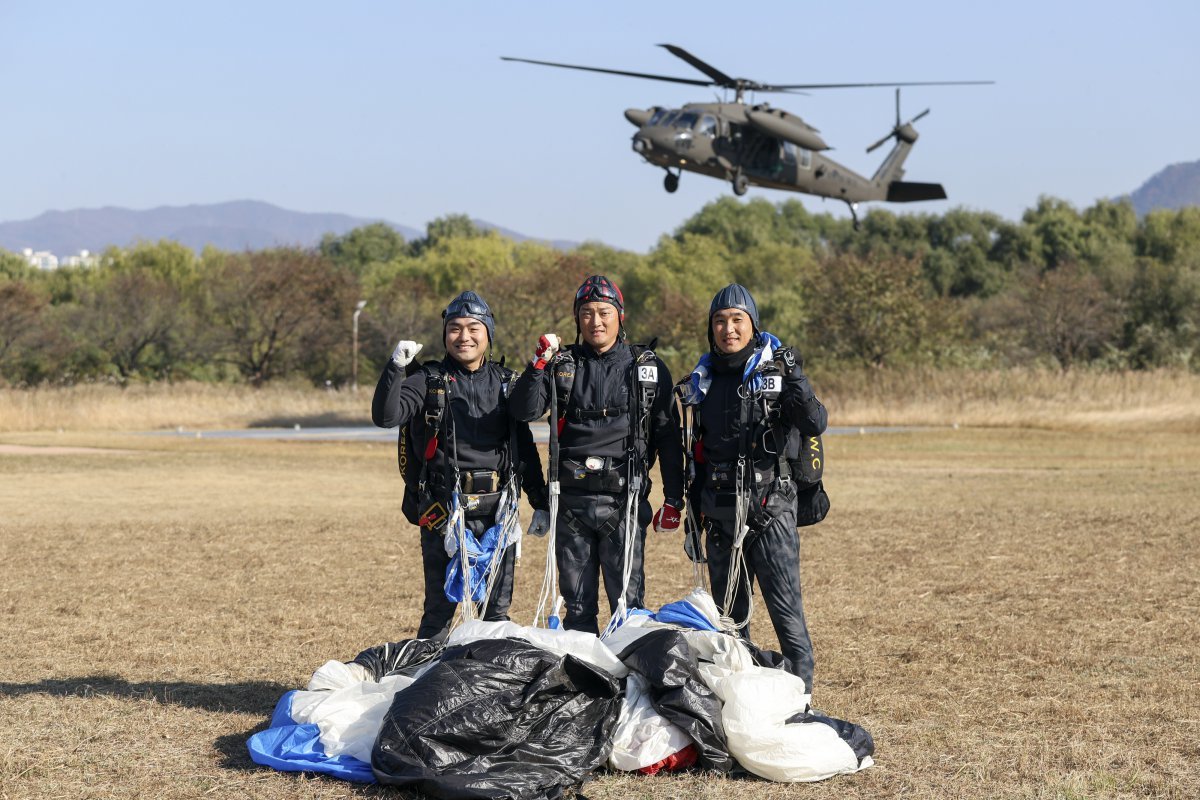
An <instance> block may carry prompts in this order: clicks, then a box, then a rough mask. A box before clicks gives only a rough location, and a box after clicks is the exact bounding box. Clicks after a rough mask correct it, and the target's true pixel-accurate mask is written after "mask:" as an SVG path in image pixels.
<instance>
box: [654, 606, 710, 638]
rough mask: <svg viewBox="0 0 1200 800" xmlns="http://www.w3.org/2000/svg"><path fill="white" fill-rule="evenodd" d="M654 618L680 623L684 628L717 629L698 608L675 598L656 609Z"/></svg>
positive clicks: (660, 620)
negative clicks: (672, 601)
mask: <svg viewBox="0 0 1200 800" xmlns="http://www.w3.org/2000/svg"><path fill="white" fill-rule="evenodd" d="M654 618H655V619H656V620H658V621H659V622H669V623H670V624H672V625H682V626H683V627H685V628H692V629H694V630H698V631H715V630H718V628H717V627H716V626H714V625H713V624H712V623H711V622H709V620H708V617H706V616H704V614H702V613H700V610H699V609H698V608H696V607H695V606H694V605H692V604H691V603H689V602H687V601H686V600H676V601H675V602H674V603H667V604H666V605H665V606H663V607H662V608H660V609H659V610H658V613H657V614H655V615H654Z"/></svg>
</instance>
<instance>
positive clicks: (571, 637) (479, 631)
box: [447, 620, 629, 678]
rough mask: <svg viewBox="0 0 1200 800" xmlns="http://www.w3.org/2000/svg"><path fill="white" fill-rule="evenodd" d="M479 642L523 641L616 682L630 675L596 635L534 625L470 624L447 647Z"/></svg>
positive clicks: (453, 634) (452, 635) (457, 630)
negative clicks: (597, 670) (599, 671)
mask: <svg viewBox="0 0 1200 800" xmlns="http://www.w3.org/2000/svg"><path fill="white" fill-rule="evenodd" d="M479 639H524V640H525V641H527V642H529V643H530V644H532V645H536V646H537V647H540V648H542V649H543V650H548V651H550V652H551V653H554V654H555V655H560V656H566V655H570V656H575V657H576V658H578V659H579V660H580V661H586V662H587V663H589V664H591V665H592V666H594V667H599V668H600V669H602V670H604V671H606V672H608V674H610V675H612V676H613V677H615V678H624V677H625V676H626V675H628V674H629V669H628V668H627V667H626V666H625V665H624V664H622V663H621V659H619V658H617V656H616V653H614V652H613V651H612V650H611V649H609V647H608V646H607V645H606V644H605V643H604V642H602V641H600V640H599V639H597V638H596V636H595V635H593V634H590V633H584V632H583V631H569V630H567V629H566V628H539V627H535V626H533V625H518V624H516V623H515V622H485V621H483V620H472V621H471V622H464V623H463V624H462V625H459V626H458V627H457V628H455V629H454V630H453V631H451V632H450V637H449V639H447V644H449V645H457V644H467V643H469V642H474V641H477V640H479Z"/></svg>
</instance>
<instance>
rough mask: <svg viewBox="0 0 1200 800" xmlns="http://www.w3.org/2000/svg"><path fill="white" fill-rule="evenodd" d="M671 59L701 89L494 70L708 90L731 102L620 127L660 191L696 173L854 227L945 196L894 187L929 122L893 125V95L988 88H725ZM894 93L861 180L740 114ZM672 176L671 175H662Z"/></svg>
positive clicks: (802, 137)
mask: <svg viewBox="0 0 1200 800" xmlns="http://www.w3.org/2000/svg"><path fill="white" fill-rule="evenodd" d="M659 47H662V48H664V49H666V50H667V51H668V52H669V53H671V54H672V55H674V56H676V57H678V58H681V59H683V60H684V61H686V62H687V63H688V64H690V65H692V66H693V67H695V68H696V69H698V70H700V71H701V72H703V73H704V74H705V75H707V76H708V78H709V80H700V79H697V78H677V77H671V76H668V75H653V74H649V73H645V72H628V71H625V70H617V69H604V68H602V67H585V66H580V65H578V64H559V63H556V62H553V61H535V60H533V59H528V58H513V57H510V56H502V57H501V58H502V60H504V61H520V62H523V63H526V64H538V65H541V66H545V67H561V68H564V69H578V70H585V71H588V72H603V73H607V74H609V75H625V76H628V77H632V78H645V79H647V80H654V81H668V82H670V83H683V84H687V85H690V86H715V87H721V88H723V89H727V90H732V91H733V92H734V101H733V102H732V103H728V102H716V103H688V104H686V105H684V106H683V107H682V108H666V107H664V106H654V107H652V108H648V109H640V108H630V109H627V110H626V111H625V118H626V119H627V120H629V121H630V122H631V123H633V124H634V125H635V126H637V129H638V131H637V133H635V134H634V135H633V149H634V152H636V153H638V154H639V155H641V156H642V158H644V159H645V160H646V161H648V162H649V163H650V164H653V165H655V166H659V167H662V168H663V169H665V170H666V172H667V174H666V177H664V178H663V188H665V189H666V190H667V191H668V192H674V191H675V190H676V189H678V188H679V178H680V176H681V175H682V174H683V172H684V171H687V172H697V173H700V174H701V175H708V176H711V177H713V178H718V179H720V180H727V181H729V182H730V183H731V184H732V186H733V193H734V194H736V195H738V196H741V195H744V194H745V193H746V190H747V189H749V187H750V186H751V185H754V186H763V187H766V188H769V189H781V190H784V191H791V192H804V193H806V194H812V195H817V196H819V197H829V198H833V199H835V200H841V201H843V202H845V203H846V205H847V206H849V208H850V214H851V216H852V217H853V218H854V226H855V227H856V228H857V227H858V204H859V203H862V202H866V201H886V202H891V203H911V202H914V201H920V200H944V199H946V190H945V189H944V188H943V187H942V185H941V184H940V183H913V182H911V181H905V180H902V178H903V177H904V169H903V166H904V161H905V159H906V158H908V154H909V152H911V150H912V146H913V143H914V142H916V141H917V131H916V129H915V128H914V127H913V123H914V122H916V121H917V120H919V119H921V118H922V117H924V116H925V115H926V114H928V113H929V109H925V110H924V111H922V112H921V113H920V114H917V115H916V116H915V117H913V118H912V119H910V120H909V121H908V122H903V123H902V122H901V121H900V87H901V86H963V85H979V84H990V83H992V82H993V81H918V82H886V83H796V84H766V83H759V82H758V81H753V80H749V79H747V78H732V77H730V76H729V75H727V74H725V73H724V72H722V71H721V70H719V69H717V68H716V67H714V66H712V65H711V64H708V63H706V62H704V61H701V60H700V59H699V58H697V57H696V56H694V55H692V54H691V53H689V52H688V51H687V50H684V49H683V48H682V47H677V46H676V45H673V44H660V45H659ZM871 86H875V87H879V86H887V87H895V88H896V124H895V125H894V126H893V127H892V130H891V131H889V132H888V133H887V135H885V136H884V137H883V138H882V139H880V140H879V141H877V142H875V143H874V144H872V145H871V146H870V147H868V148H867V152H868V153H870V152H873V151H874V150H876V149H877V148H879V147H882V146H883V145H884V144H885V143H886V142H887V141H888V140H889V139H895V140H896V144H895V146H894V147H893V148H892V151H891V152H890V153H888V155H887V158H885V159H884V160H883V163H882V164H880V166H879V169H877V170H876V171H875V174H874V175H872V176H871V177H870V178H865V177H863V176H862V175H859V174H858V173H856V172H854V171H853V170H851V169H849V168H847V167H845V166H843V165H841V164H839V163H837V162H836V161H834V160H833V159H831V158H827V157H826V156H824V155H820V153H821V152H822V151H825V150H830V149H831V148H830V147H829V145H827V144H826V143H825V140H824V139H822V138H821V135H820V131H818V130H817V129H816V128H814V127H813V126H811V125H809V124H808V123H807V122H805V121H804V120H802V119H801V118H800V117H798V116H796V115H795V114H791V113H788V112H787V111H784V110H783V109H779V108H771V106H770V105H769V104H767V103H755V104H753V105H747V104H746V103H745V101H744V98H745V94H746V92H782V93H799V94H804V93H805V91H804V90H813V89H849V88H858V87H871ZM672 170H674V171H672Z"/></svg>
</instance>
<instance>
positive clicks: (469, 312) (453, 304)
mask: <svg viewBox="0 0 1200 800" xmlns="http://www.w3.org/2000/svg"><path fill="white" fill-rule="evenodd" d="M461 317H468V318H470V319H477V320H479V321H480V322H482V323H483V326H484V327H485V328H487V333H488V343H489V344H495V342H496V319H495V317H493V316H492V309H490V308H488V304H487V303H486V302H484V300H483V298H482V297H480V296H479V295H477V294H475V293H474V292H463V293H462V294H460V295H459V296H458V297H456V298H454V299H453V300H451V301H450V305H448V306H446V310H445V311H443V312H442V338H443V339H444V338H446V325H447V323H449V322H450V320H452V319H459V318H461Z"/></svg>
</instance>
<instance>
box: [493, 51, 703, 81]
mask: <svg viewBox="0 0 1200 800" xmlns="http://www.w3.org/2000/svg"><path fill="white" fill-rule="evenodd" d="M500 60H501V61H521V62H523V63H525V64H538V65H540V66H543V67H561V68H562V69H579V70H583V71H585V72H603V73H606V74H608V75H625V76H627V77H630V78H645V79H646V80H651V81H667V82H668V83H686V84H688V85H689V86H715V85H717V84H715V83H714V82H713V81H701V80H696V79H695V78H675V77H671V76H670V75H651V74H650V73H648V72H626V71H625V70H620V69H603V68H602V67H582V66H580V65H578V64H559V63H556V62H554V61H534V60H533V59H531V58H513V57H511V56H500Z"/></svg>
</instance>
